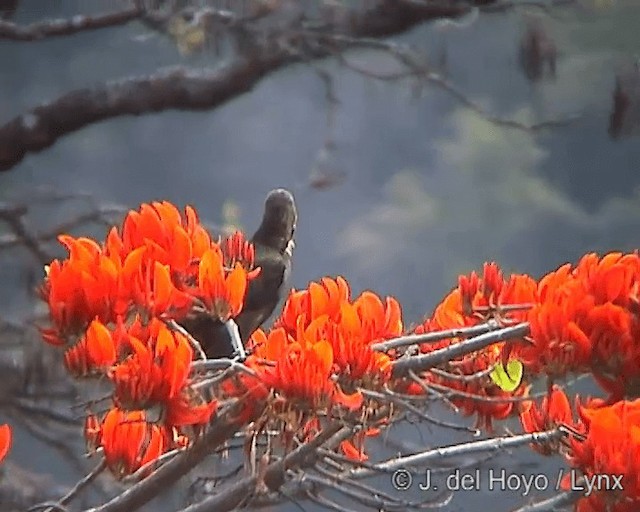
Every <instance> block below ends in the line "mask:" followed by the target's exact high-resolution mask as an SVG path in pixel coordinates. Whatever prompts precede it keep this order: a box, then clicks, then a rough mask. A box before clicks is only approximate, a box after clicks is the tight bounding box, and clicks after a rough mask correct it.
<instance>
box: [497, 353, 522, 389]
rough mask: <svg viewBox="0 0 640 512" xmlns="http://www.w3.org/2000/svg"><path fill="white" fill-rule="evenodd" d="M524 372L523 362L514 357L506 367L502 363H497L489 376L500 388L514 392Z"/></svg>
mask: <svg viewBox="0 0 640 512" xmlns="http://www.w3.org/2000/svg"><path fill="white" fill-rule="evenodd" d="M522 372H523V367H522V363H521V362H520V361H518V360H517V359H512V360H511V361H509V362H508V363H507V367H506V368H505V367H504V365H503V364H502V363H498V364H496V366H495V368H494V369H493V371H492V372H491V373H490V374H489V376H490V377H491V380H492V381H493V382H494V384H495V385H496V386H498V387H499V388H500V389H502V390H503V391H507V392H512V391H515V390H516V389H517V387H518V386H519V385H520V383H521V382H522Z"/></svg>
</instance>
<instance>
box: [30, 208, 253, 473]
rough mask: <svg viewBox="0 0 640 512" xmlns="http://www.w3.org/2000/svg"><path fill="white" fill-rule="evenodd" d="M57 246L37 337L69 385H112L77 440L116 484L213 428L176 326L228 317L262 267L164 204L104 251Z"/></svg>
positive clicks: (241, 246) (84, 241) (77, 243)
mask: <svg viewBox="0 0 640 512" xmlns="http://www.w3.org/2000/svg"><path fill="white" fill-rule="evenodd" d="M60 242H61V243H62V244H63V245H64V246H65V247H66V248H67V249H68V251H69V256H68V258H66V259H64V260H62V261H61V260H55V261H53V262H52V263H51V265H49V267H48V268H47V276H46V280H45V282H44V285H43V286H42V288H41V295H42V298H43V299H44V300H45V301H46V303H47V305H48V307H49V313H50V320H51V324H52V326H51V327H50V328H48V329H43V330H42V335H43V338H44V339H45V341H47V342H49V343H51V344H52V345H55V346H58V347H61V348H63V349H64V350H65V352H64V364H65V367H66V368H67V370H68V371H69V373H70V374H71V375H73V376H74V377H77V378H81V377H84V378H86V377H91V376H101V377H106V378H107V380H108V381H109V382H110V383H111V386H112V390H113V394H112V402H113V406H112V408H111V409H110V410H108V411H107V412H106V413H103V414H101V415H99V416H95V415H90V416H89V417H88V418H87V422H86V425H85V437H86V439H87V442H88V444H89V446H90V447H91V448H94V449H95V448H102V449H103V450H104V454H105V458H106V461H107V464H108V466H109V468H110V469H111V470H112V471H113V472H114V474H116V475H117V476H119V477H122V476H125V475H128V474H130V473H132V472H135V471H136V470H138V469H139V468H140V467H142V466H143V465H145V464H147V463H148V462H151V461H153V460H155V459H157V458H158V457H159V456H160V455H161V454H162V453H164V452H166V451H168V450H170V449H173V448H176V447H180V446H184V445H185V444H188V442H189V438H188V437H187V436H186V434H187V433H188V432H193V431H196V432H197V431H198V430H199V429H201V428H202V427H203V426H204V425H206V424H207V423H208V422H209V421H210V419H211V417H212V415H213V414H214V413H215V410H216V401H215V400H212V401H209V402H207V401H206V400H205V398H204V397H203V396H202V395H201V394H200V393H199V392H198V391H196V390H195V389H194V388H193V387H192V385H191V381H190V378H189V376H190V372H191V362H192V360H193V354H194V350H193V347H192V345H191V343H190V340H189V339H188V338H187V337H186V336H185V335H183V334H182V333H181V332H179V331H178V330H175V329H174V327H175V322H176V321H180V320H182V319H183V318H185V317H186V316H187V315H188V314H190V313H191V312H192V311H199V312H200V313H201V314H208V315H211V316H213V317H215V318H218V319H219V320H220V321H223V322H224V321H226V320H228V319H229V318H234V317H235V316H237V315H238V314H239V312H240V311H241V310H242V305H243V301H244V297H245V294H246V290H247V286H248V282H249V281H250V280H251V279H253V278H254V277H256V276H257V274H258V272H259V269H254V268H253V257H254V251H253V247H252V246H251V244H249V243H247V242H246V241H245V240H244V238H243V235H242V234H241V233H236V234H234V235H233V236H232V237H230V238H229V239H227V240H225V241H223V242H221V243H218V242H215V241H212V240H211V238H210V236H209V234H208V233H207V231H206V230H205V229H204V228H203V227H202V225H201V224H200V223H199V221H198V218H197V215H196V213H195V211H194V210H193V209H192V208H190V207H187V208H186V210H185V215H184V216H183V215H181V214H180V212H179V211H178V209H177V208H176V207H175V206H173V205H172V204H171V203H168V202H161V203H160V202H157V203H153V204H143V205H142V206H141V207H140V209H139V211H130V212H129V213H128V215H127V216H126V218H125V220H124V222H123V225H122V229H121V230H118V229H116V228H113V229H112V230H111V231H110V232H109V234H108V236H107V237H106V240H105V241H104V243H103V244H99V243H98V242H96V241H94V240H91V239H88V238H73V237H71V236H67V235H63V236H61V237H60ZM172 322H174V324H172ZM185 429H186V430H185Z"/></svg>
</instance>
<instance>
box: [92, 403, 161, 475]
mask: <svg viewBox="0 0 640 512" xmlns="http://www.w3.org/2000/svg"><path fill="white" fill-rule="evenodd" d="M169 439H170V437H169V434H168V432H167V431H166V430H165V429H163V428H162V427H160V426H158V425H155V424H153V423H148V422H147V420H146V415H145V413H144V412H143V411H129V412H126V411H122V410H120V409H111V410H109V412H108V413H107V415H106V416H105V418H104V421H103V422H102V426H101V429H100V442H101V445H102V448H103V449H104V457H105V461H106V463H107V467H108V468H109V469H110V470H111V472H112V473H113V474H114V475H115V476H116V477H117V478H122V477H124V476H127V475H130V474H132V473H134V472H135V471H137V470H138V469H140V468H141V467H142V466H144V465H145V464H147V463H149V462H152V461H154V460H156V459H157V458H158V457H160V455H162V453H164V451H165V450H166V448H167V446H168V444H169Z"/></svg>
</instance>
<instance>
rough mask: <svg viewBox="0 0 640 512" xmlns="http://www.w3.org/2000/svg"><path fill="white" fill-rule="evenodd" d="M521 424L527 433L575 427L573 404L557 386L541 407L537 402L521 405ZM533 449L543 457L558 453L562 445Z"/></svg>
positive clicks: (554, 444)
mask: <svg viewBox="0 0 640 512" xmlns="http://www.w3.org/2000/svg"><path fill="white" fill-rule="evenodd" d="M520 422H521V423H522V427H523V428H524V430H525V432H527V433H533V432H545V431H547V430H552V429H554V428H556V427H558V426H559V425H573V423H574V422H573V415H572V412H571V404H570V403H569V399H568V398H567V395H565V394H564V392H563V391H562V389H561V388H560V387H558V386H556V385H554V386H553V388H552V389H551V393H550V394H549V396H545V397H544V398H543V399H542V404H541V405H540V407H538V406H537V405H536V403H535V402H524V403H523V404H522V405H521V413H520ZM531 447H532V448H533V449H534V450H535V451H537V452H538V453H541V454H542V455H552V454H554V453H558V451H559V450H560V447H561V444H560V442H558V441H550V442H548V443H546V444H544V445H543V444H539V443H538V444H532V445H531Z"/></svg>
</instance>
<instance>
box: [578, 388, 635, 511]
mask: <svg viewBox="0 0 640 512" xmlns="http://www.w3.org/2000/svg"><path fill="white" fill-rule="evenodd" d="M599 405H600V404H597V405H592V404H587V406H581V405H579V406H578V413H579V415H580V418H581V420H582V422H583V423H584V427H585V429H586V436H583V437H578V438H575V437H571V438H570V439H569V449H570V452H569V455H568V459H569V461H570V462H571V464H572V465H573V466H574V467H576V468H578V469H580V470H581V471H582V472H583V473H584V474H585V476H586V477H587V478H589V477H594V475H616V476H618V475H622V482H621V483H622V489H613V490H605V489H596V490H595V492H594V493H593V494H592V495H590V496H589V497H588V498H585V499H586V500H589V501H591V502H592V503H591V505H593V506H594V507H599V506H600V505H601V504H604V505H606V506H605V508H604V510H625V505H623V504H629V503H632V504H634V505H635V508H634V509H633V510H637V509H638V506H640V458H639V457H638V453H640V400H635V401H633V402H628V401H619V402H617V403H615V404H614V405H610V406H599ZM591 505H582V507H587V508H582V509H583V510H588V509H589V508H588V507H589V506H591ZM618 507H621V508H618ZM594 509H595V510H603V509H602V508H594Z"/></svg>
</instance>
